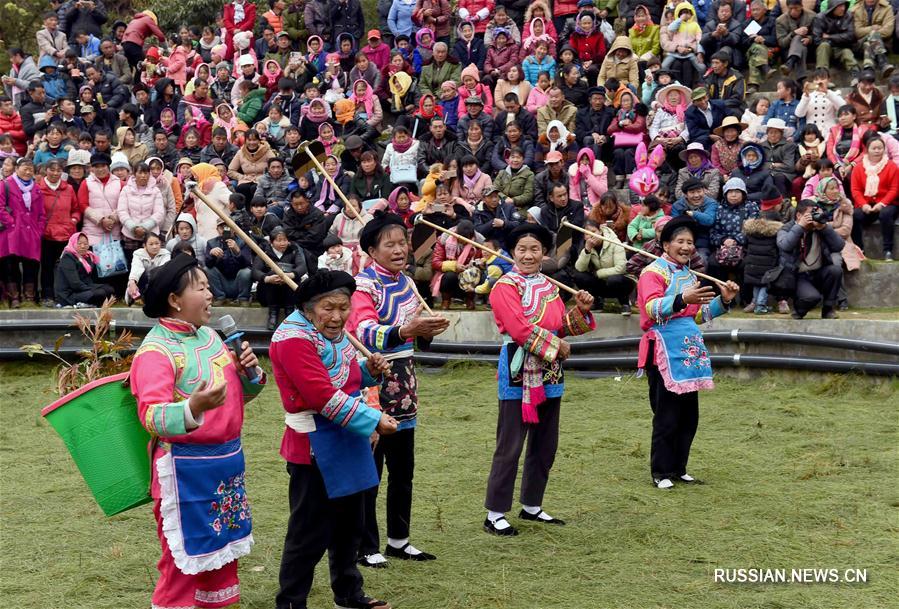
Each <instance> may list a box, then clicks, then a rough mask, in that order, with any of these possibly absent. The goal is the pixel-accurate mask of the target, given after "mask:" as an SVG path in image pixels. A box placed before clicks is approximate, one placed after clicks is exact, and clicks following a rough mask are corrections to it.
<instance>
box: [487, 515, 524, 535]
mask: <svg viewBox="0 0 899 609" xmlns="http://www.w3.org/2000/svg"><path fill="white" fill-rule="evenodd" d="M505 519H506V518H505V517H502V518H497V522H498V521H500V520H505ZM484 530H485V531H487V532H488V533H490V534H491V535H499V536H500V537H515V536H516V535H518V529H516V528H515V527H513V526H511V525H509V526H508V527H506V528H505V529H497V528H496V523H495V522H493V521H491V520H490V519H489V518H485V519H484Z"/></svg>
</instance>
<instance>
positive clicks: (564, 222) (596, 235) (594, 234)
mask: <svg viewBox="0 0 899 609" xmlns="http://www.w3.org/2000/svg"><path fill="white" fill-rule="evenodd" d="M562 226H567V227H568V228H570V229H572V230H576V231H579V232H582V233H584V234H585V235H590V236H591V237H594V238H596V239H599V240H600V241H605V242H606V243H609V244H611V245H617V246H619V247H623V248H624V249H626V250H630V251H632V252H634V253H635V254H642V255H643V256H647V257H649V258H652V259H653V260H658V259H659V258H661V256H656V255H655V254H650V253H649V252H647V251H646V250H641V249H640V248H637V247H634V246H632V245H628V244H626V243H622V242H620V241H618V240H617V239H609V238H608V237H603V236H602V235H600V234H599V233H597V232H595V231H592V230H587V229H586V228H581V227H580V226H576V225H574V224H572V223H571V222H569V221H568V220H566V219H563V220H562ZM690 272H691V273H693V274H694V275H696V276H697V277H702V278H703V279H708V280H709V281H711V282H713V283H717V284H718V285H719V286H721V287H727V284H726V283H725V282H723V281H721V280H720V279H717V278H716V277H712V276H711V275H706V274H705V273H700V272H699V271H694V270H691V271H690Z"/></svg>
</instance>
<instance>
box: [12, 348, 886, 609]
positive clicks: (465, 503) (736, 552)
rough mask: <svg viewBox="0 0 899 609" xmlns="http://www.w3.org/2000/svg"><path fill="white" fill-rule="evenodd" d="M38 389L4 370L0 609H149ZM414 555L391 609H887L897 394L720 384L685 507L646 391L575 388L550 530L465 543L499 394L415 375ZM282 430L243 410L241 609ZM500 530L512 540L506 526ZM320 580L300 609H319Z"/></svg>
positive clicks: (326, 603)
mask: <svg viewBox="0 0 899 609" xmlns="http://www.w3.org/2000/svg"><path fill="white" fill-rule="evenodd" d="M48 369H49V368H48V367H46V366H41V365H38V364H34V363H29V364H8V363H5V364H3V365H2V368H0V387H2V395H3V405H2V410H0V489H2V491H0V492H2V494H0V539H2V552H0V572H2V573H3V576H2V580H0V606H2V607H4V608H14V609H31V608H34V609H56V608H60V609H61V608H66V609H75V608H84V609H88V608H89V609H100V608H115V609H123V608H139V607H147V606H149V597H150V593H151V590H152V588H153V582H154V578H155V562H156V560H157V558H158V545H157V540H156V536H155V525H154V523H153V517H152V514H151V511H150V508H149V506H143V507H141V508H137V509H135V510H132V511H131V512H127V513H125V514H123V515H120V516H117V517H114V518H108V519H107V518H104V517H103V515H102V513H101V512H100V510H99V508H98V507H97V506H96V505H95V503H94V502H93V499H92V498H91V496H90V494H89V493H88V491H87V488H86V486H85V485H84V483H83V481H82V480H81V478H80V475H79V474H78V471H77V470H76V468H75V466H74V464H73V462H72V460H71V459H70V458H69V456H68V454H67V453H66V450H65V448H64V446H63V444H62V442H61V441H60V439H59V438H58V437H57V436H56V434H55V433H54V432H53V430H52V429H51V428H50V427H49V426H48V425H47V423H46V422H45V421H44V420H42V419H41V417H40V415H39V410H40V408H41V407H42V406H43V405H45V404H47V403H49V402H50V401H51V400H52V396H51V395H50V393H49V389H48V387H49V382H48ZM421 379H422V382H421V389H422V403H423V408H422V414H421V419H420V427H419V433H418V439H417V445H418V446H417V456H416V460H417V471H416V487H415V488H416V491H415V503H414V514H413V537H412V539H413V542H414V543H416V544H417V545H418V546H419V547H421V548H423V549H426V550H428V551H431V552H434V553H436V554H437V555H438V557H439V560H438V561H436V562H434V563H427V564H405V563H402V564H401V563H399V562H396V561H394V562H393V563H392V564H391V565H390V567H389V568H388V569H386V570H379V571H365V572H364V575H365V577H366V590H367V591H368V592H369V593H370V594H373V595H377V596H379V597H381V598H386V599H388V600H390V601H391V602H392V603H394V606H396V607H402V608H414V609H425V608H431V607H441V608H463V607H464V608H478V609H480V608H498V609H524V608H563V607H564V608H571V609H575V608H585V609H586V608H594V607H603V608H605V607H609V608H617V609H645V608H675V607H676V608H678V609H688V608H697V609H699V608H701V609H711V608H734V609H737V608H739V609H748V608H759V609H761V608H764V609H772V608H781V607H782V608H790V609H795V608H805V607H809V608H812V607H814V608H827V609H835V608H840V609H847V608H859V609H876V608H888V607H895V606H896V598H897V596H899V577H897V572H899V552H897V550H899V544H897V519H896V508H897V506H899V493H897V484H896V481H897V466H896V465H897V445H899V443H897V440H899V435H897V417H896V412H897V411H896V403H897V398H899V382H897V381H895V380H894V381H892V382H887V383H874V382H869V381H867V380H865V379H861V378H852V379H850V378H846V377H839V378H837V377H832V378H830V379H827V380H824V381H816V382H812V381H807V382H802V383H791V382H788V381H786V380H785V379H778V378H768V379H767V380H759V381H757V382H754V383H745V382H744V383H740V382H737V381H733V380H728V379H722V380H720V381H719V384H718V387H717V389H716V390H715V391H714V392H710V393H706V394H704V395H703V397H702V399H701V404H702V405H701V420H700V428H699V434H698V436H697V440H696V443H695V448H694V451H693V459H692V461H691V463H692V467H691V471H692V472H693V473H694V474H695V475H696V476H698V477H701V478H703V479H705V480H706V481H707V484H706V485H704V486H699V487H690V488H688V487H678V488H676V489H675V490H674V491H671V492H662V491H658V490H656V489H654V488H653V487H652V486H651V485H650V484H649V474H648V471H647V470H648V465H647V462H648V450H649V444H648V442H649V432H650V427H649V422H650V413H649V407H648V404H647V399H646V385H645V381H644V380H642V379H635V378H631V377H628V376H624V377H621V378H620V379H611V378H610V379H602V380H587V379H579V378H573V377H570V378H569V390H568V393H567V394H566V398H565V400H564V402H563V407H564V413H563V419H562V438H561V446H560V449H559V453H558V457H557V460H556V465H555V468H554V470H553V476H552V478H551V480H550V485H549V490H548V494H547V497H546V503H545V507H546V508H547V509H548V510H549V511H551V513H553V514H554V515H557V516H559V517H561V518H564V519H566V520H567V521H568V526H565V527H561V528H547V527H543V528H541V526H540V525H530V526H529V525H521V527H520V528H521V530H522V534H521V535H520V536H519V537H517V538H513V539H498V538H495V537H491V536H488V535H486V534H485V533H483V532H482V531H481V523H482V521H483V518H484V512H483V509H482V504H483V491H484V484H485V480H486V477H487V471H488V468H489V465H490V457H491V454H492V448H493V430H494V426H495V410H496V409H495V404H496V401H495V385H494V382H493V372H492V371H491V370H490V369H488V368H481V367H464V366H463V367H456V368H454V369H452V370H449V371H443V372H429V371H427V372H423V373H422V374H421ZM282 425H283V423H282V410H281V408H280V405H279V402H278V399H277V391H276V389H275V388H274V387H271V388H269V389H267V390H266V391H265V392H264V393H263V397H261V398H260V399H259V400H258V401H256V402H255V403H253V404H251V405H250V407H249V410H248V416H247V423H246V427H245V446H246V451H247V465H248V472H249V475H248V488H249V493H250V497H251V500H252V501H253V513H254V521H255V522H254V525H255V538H256V541H257V545H256V546H255V548H254V550H253V553H252V554H251V555H250V556H249V557H247V558H246V559H244V560H242V561H241V579H242V584H243V586H242V591H243V602H242V605H241V606H242V607H243V608H244V609H249V608H269V607H272V606H273V599H274V595H275V592H276V588H277V572H278V563H279V559H280V554H281V544H282V542H283V534H284V528H285V523H286V518H287V499H286V491H287V475H286V472H285V471H284V466H283V463H282V461H281V460H280V458H279V456H278V446H279V443H280V438H281V430H282ZM513 521H514V519H513ZM740 567H744V568H750V567H758V568H786V569H788V570H789V569H793V568H797V569H798V568H805V567H818V568H837V569H839V570H840V573H842V572H843V570H844V569H848V568H860V569H867V579H868V581H867V583H866V584H846V583H836V584H835V583H827V584H724V583H715V582H714V581H713V573H714V570H715V569H716V568H740ZM329 592H330V591H329V589H328V587H327V574H326V569H325V565H324V564H323V565H320V568H319V572H318V577H317V579H316V587H315V591H314V594H313V597H312V599H311V602H310V607H319V608H325V607H331V606H332V605H331V598H330V594H329Z"/></svg>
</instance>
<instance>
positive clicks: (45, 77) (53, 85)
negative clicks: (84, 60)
mask: <svg viewBox="0 0 899 609" xmlns="http://www.w3.org/2000/svg"><path fill="white" fill-rule="evenodd" d="M50 68H53V73H52V74H51V73H50V72H49V69H50ZM40 70H41V79H40V80H41V83H42V84H43V85H44V91H46V93H47V99H49V100H50V101H58V100H60V99H62V98H63V97H70V98H74V97H75V96H76V95H77V92H76V91H75V83H73V82H72V79H71V78H69V75H68V74H66V73H65V72H63V71H62V70H60V69H59V68H57V67H56V60H55V59H53V58H52V57H51V56H49V55H44V56H43V57H41V61H40Z"/></svg>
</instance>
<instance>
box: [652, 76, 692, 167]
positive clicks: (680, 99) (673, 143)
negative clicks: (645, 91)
mask: <svg viewBox="0 0 899 609" xmlns="http://www.w3.org/2000/svg"><path fill="white" fill-rule="evenodd" d="M689 99H690V89H688V88H687V87H684V86H683V85H678V84H671V85H668V86H665V87H662V88H660V89H659V90H658V91H656V103H657V104H658V108H656V111H655V114H654V115H653V118H652V121H650V124H649V140H650V143H649V149H650V150H652V149H654V148H655V147H656V146H661V147H662V148H663V149H664V150H665V157H666V158H667V160H668V164H669V165H670V166H673V163H674V160H675V159H677V157H678V154H679V153H680V151H681V150H683V149H684V147H685V146H686V145H687V144H686V143H687V140H688V139H689V137H690V134H689V132H688V131H687V123H686V118H685V116H686V111H687V104H688V103H689Z"/></svg>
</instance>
